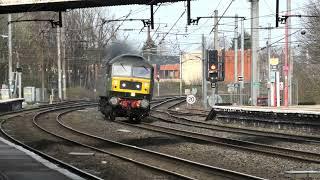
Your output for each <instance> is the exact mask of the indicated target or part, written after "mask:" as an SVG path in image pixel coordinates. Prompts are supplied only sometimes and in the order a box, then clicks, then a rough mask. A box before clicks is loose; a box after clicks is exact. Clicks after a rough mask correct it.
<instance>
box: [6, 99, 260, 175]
mask: <svg viewBox="0 0 320 180" xmlns="http://www.w3.org/2000/svg"><path fill="white" fill-rule="evenodd" d="M85 106H87V105H77V106H75V105H72V106H67V105H66V106H64V107H59V108H56V107H54V108H51V107H50V108H47V109H46V108H43V109H41V110H39V109H37V110H35V112H38V113H37V114H36V115H34V116H33V123H34V127H37V128H39V129H41V131H44V132H46V133H48V134H51V135H52V136H54V137H56V138H59V139H63V141H66V143H73V144H74V145H75V146H79V147H83V148H89V149H91V150H94V151H96V152H99V153H103V154H108V155H111V156H114V157H117V158H120V159H122V160H125V161H129V162H132V163H135V164H138V165H140V166H145V167H148V168H151V169H153V170H156V171H160V172H162V173H165V174H168V175H171V176H173V177H175V179H176V178H179V179H212V178H214V179H261V178H259V177H255V176H250V175H246V174H242V173H238V172H234V171H230V170H225V169H221V168H217V167H212V166H209V165H205V164H201V163H197V162H193V161H189V160H186V159H181V158H178V157H174V156H170V155H167V154H162V153H158V152H154V151H151V150H147V149H143V148H139V147H136V146H132V145H128V144H123V143H119V142H116V141H112V140H109V139H103V138H101V137H98V136H92V135H90V134H86V133H84V132H81V131H77V130H75V129H72V128H71V127H68V126H66V125H65V124H64V123H63V121H62V118H61V116H63V115H64V114H66V113H69V112H72V111H75V110H78V109H81V108H83V107H85ZM57 111H63V112H62V113H59V114H58V115H57V116H56V118H55V121H53V119H52V118H53V115H55V114H57ZM35 112H33V113H35ZM19 113H21V112H19ZM29 116H30V114H29ZM5 122H6V121H3V122H2V125H3V124H4V123H5ZM2 125H1V130H2V131H3V133H4V134H6V135H7V136H8V137H10V135H9V134H8V133H6V132H5V130H4V129H3V126H2ZM11 138H12V141H15V142H16V143H18V144H20V145H22V146H24V147H25V148H27V149H29V150H31V151H33V152H36V153H37V154H39V155H40V156H42V157H45V158H46V159H49V160H50V161H54V162H56V163H58V164H60V165H61V166H63V167H65V168H67V169H70V170H71V171H73V172H76V171H79V172H76V173H77V174H79V175H80V176H83V177H86V178H88V179H100V178H99V177H95V176H94V175H91V174H89V173H86V172H84V171H83V172H81V170H79V169H77V168H75V167H73V166H71V165H69V164H66V163H63V162H61V161H59V160H58V159H55V158H53V157H50V156H48V155H46V154H45V153H43V152H40V151H37V150H35V149H34V148H32V147H30V146H27V145H24V144H23V142H20V141H18V140H17V139H14V138H13V137H11ZM62 144H65V143H63V142H62ZM101 144H103V147H101ZM77 149H78V148H77Z"/></svg>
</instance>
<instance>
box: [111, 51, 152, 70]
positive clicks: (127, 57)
mask: <svg viewBox="0 0 320 180" xmlns="http://www.w3.org/2000/svg"><path fill="white" fill-rule="evenodd" d="M108 64H110V65H111V64H129V65H136V66H145V67H149V68H152V67H153V66H152V65H151V64H150V63H149V62H148V61H146V60H145V59H144V58H143V57H142V56H139V55H132V54H124V55H120V56H117V57H115V58H113V59H111V60H110V61H109V62H108Z"/></svg>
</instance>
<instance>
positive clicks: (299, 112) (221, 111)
mask: <svg viewBox="0 0 320 180" xmlns="http://www.w3.org/2000/svg"><path fill="white" fill-rule="evenodd" d="M217 116H219V117H227V118H231V119H240V120H258V121H261V122H269V123H279V122H281V123H286V124H295V125H299V124H300V125H315V126H317V127H320V105H299V106H289V107H267V106H213V107H212V109H211V111H210V112H209V114H208V116H207V118H206V120H214V119H215V118H216V117H217Z"/></svg>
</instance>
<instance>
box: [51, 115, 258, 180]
mask: <svg viewBox="0 0 320 180" xmlns="http://www.w3.org/2000/svg"><path fill="white" fill-rule="evenodd" d="M61 115H62V114H60V115H59V116H57V121H58V122H59V121H60V120H59V118H60V116H61ZM59 123H61V125H63V126H64V127H65V128H68V129H69V130H71V131H72V132H77V133H79V134H82V135H86V136H88V137H92V138H95V139H99V140H102V141H103V142H104V144H106V143H110V145H112V147H114V146H115V148H117V149H126V148H129V151H132V150H134V152H135V155H134V157H131V158H129V160H135V161H143V160H144V161H146V160H145V158H147V157H149V158H150V159H149V163H150V161H154V160H157V162H161V163H162V167H169V166H170V164H171V168H172V167H176V169H175V170H174V171H173V170H168V169H165V171H166V172H167V173H170V174H172V175H176V176H181V175H182V177H183V178H186V179H198V178H199V176H201V177H212V176H214V175H215V176H217V174H218V176H221V177H223V178H231V179H234V178H236V179H262V178H259V177H255V176H251V175H247V174H243V173H239V172H235V171H231V170H226V169H222V168H218V167H213V166H209V165H206V164H201V163H198V162H194V161H190V160H186V159H182V158H178V157H175V156H171V155H167V154H163V153H159V152H155V151H151V150H148V149H144V148H140V147H136V146H132V145H128V144H124V143H120V142H116V141H113V140H109V139H105V138H101V137H98V136H94V135H91V134H89V133H85V132H81V131H79V130H76V129H73V128H72V127H70V126H67V125H65V124H64V123H62V122H61V121H60V122H59ZM91 148H94V147H91ZM94 149H95V150H99V151H101V152H104V153H108V154H110V155H116V154H114V153H112V152H108V151H105V150H101V149H96V148H94ZM109 150H110V148H109ZM138 153H139V154H138ZM116 156H119V155H116ZM122 158H126V159H127V157H122ZM139 158H140V159H139ZM141 158H142V159H141ZM168 161H169V162H168ZM139 163H142V162H139ZM143 164H145V163H143ZM148 166H150V165H148ZM156 166H157V164H153V165H151V167H153V168H156V169H158V170H161V171H163V170H164V169H162V168H159V167H156ZM181 167H184V168H185V169H182V168H181ZM186 168H187V170H186ZM181 169H182V170H181ZM176 171H178V172H179V171H180V173H178V172H176ZM194 171H196V172H197V173H196V175H195V174H194V173H193V172H194ZM190 173H191V174H190ZM184 174H189V175H184ZM217 178H218V177H217Z"/></svg>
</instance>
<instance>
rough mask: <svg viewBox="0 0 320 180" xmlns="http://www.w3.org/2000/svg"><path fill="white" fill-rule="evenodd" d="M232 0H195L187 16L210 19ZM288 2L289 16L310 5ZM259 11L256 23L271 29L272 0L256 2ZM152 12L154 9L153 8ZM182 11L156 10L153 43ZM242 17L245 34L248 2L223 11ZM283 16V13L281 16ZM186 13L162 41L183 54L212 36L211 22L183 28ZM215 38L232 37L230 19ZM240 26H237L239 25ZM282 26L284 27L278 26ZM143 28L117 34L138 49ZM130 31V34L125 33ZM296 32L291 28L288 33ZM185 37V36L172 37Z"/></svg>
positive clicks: (139, 13) (136, 14)
mask: <svg viewBox="0 0 320 180" xmlns="http://www.w3.org/2000/svg"><path fill="white" fill-rule="evenodd" d="M231 1H232V0H196V1H192V2H191V16H192V18H196V17H198V16H210V15H213V11H214V10H215V9H217V10H218V11H219V15H220V16H221V15H222V13H223V12H224V11H225V10H226V9H227V7H228V5H229V4H230V3H231ZM291 1H292V14H301V12H302V13H303V10H305V9H306V7H308V6H310V4H309V3H310V2H309V0H291ZM259 5H260V12H259V16H260V18H259V24H260V26H261V27H267V26H268V23H271V26H272V27H274V26H275V0H260V1H259ZM107 9H109V10H110V11H111V13H110V14H114V15H115V17H116V18H117V17H122V16H125V15H127V14H128V13H129V12H130V11H131V15H130V16H129V17H128V18H149V17H150V9H149V7H148V6H138V5H135V6H118V7H109V8H107ZM154 9H157V7H155V8H154ZM184 10H185V3H184V2H179V3H174V4H171V3H166V4H163V5H161V6H160V7H159V9H158V10H157V12H156V13H155V29H157V28H158V27H159V26H160V27H159V29H158V30H157V32H156V33H155V31H154V30H153V31H152V32H151V35H152V37H153V40H155V42H156V43H159V41H160V40H161V39H162V38H163V36H164V34H163V33H166V32H168V31H169V29H171V28H172V26H173V24H174V23H175V22H176V21H177V20H178V19H179V17H180V16H181V14H182V13H183V12H184ZM285 10H286V0H280V12H281V11H285ZM235 14H238V16H244V17H246V18H248V20H246V21H245V28H246V31H248V32H249V33H250V20H249V19H250V3H249V2H248V0H234V1H233V2H232V4H231V6H230V7H229V8H228V9H227V11H226V13H225V16H235ZM282 14H283V15H284V13H282ZM186 19H187V18H186V13H185V14H184V15H183V16H182V17H181V19H180V20H179V21H178V23H177V24H176V25H175V26H174V27H173V29H172V30H171V31H170V33H169V34H168V35H167V36H166V38H165V40H164V41H165V43H166V44H167V45H168V46H169V47H171V48H174V49H176V48H178V47H177V45H178V44H180V48H181V49H182V50H184V51H192V50H194V49H196V48H197V47H198V46H199V44H197V43H200V42H201V34H205V36H207V37H210V38H212V36H213V34H209V33H210V31H211V29H212V27H213V19H201V20H200V22H199V25H197V26H196V25H190V26H186V22H187V20H186ZM219 24H221V25H219V32H220V34H219V36H226V39H227V40H228V41H230V40H231V38H233V36H234V32H233V31H234V19H221V20H220V22H219ZM292 25H293V28H302V26H301V23H300V20H299V18H294V19H292ZM239 26H240V23H239ZM280 26H281V27H284V25H281V24H280ZM142 28H143V24H142V22H126V23H124V25H123V26H121V29H122V30H121V31H120V34H123V35H125V37H128V40H129V41H130V42H131V44H133V45H134V46H135V47H136V48H141V47H142V44H143V42H144V41H145V40H146V37H147V32H146V30H147V29H146V28H144V29H143V30H142V32H140V30H141V29H142ZM128 29H131V31H128ZM132 29H133V30H132ZM296 30H298V29H292V32H294V31H296ZM177 33H178V34H185V33H187V34H189V35H187V36H183V35H176V34H177ZM271 34H272V40H271V42H274V41H276V40H278V39H281V38H283V36H284V29H282V28H280V29H274V30H272V33H271ZM266 38H267V30H261V31H260V46H261V47H263V46H264V45H265V43H266Z"/></svg>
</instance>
